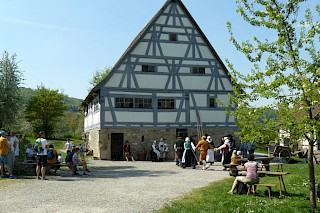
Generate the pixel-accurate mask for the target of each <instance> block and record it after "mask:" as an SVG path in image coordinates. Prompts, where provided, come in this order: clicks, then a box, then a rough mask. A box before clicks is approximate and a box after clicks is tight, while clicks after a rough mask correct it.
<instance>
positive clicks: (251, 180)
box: [228, 154, 259, 194]
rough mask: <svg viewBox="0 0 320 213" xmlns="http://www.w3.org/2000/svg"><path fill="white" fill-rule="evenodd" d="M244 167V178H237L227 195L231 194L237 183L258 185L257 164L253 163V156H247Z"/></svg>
mask: <svg viewBox="0 0 320 213" xmlns="http://www.w3.org/2000/svg"><path fill="white" fill-rule="evenodd" d="M244 167H245V168H246V170H247V175H246V176H237V177H236V179H235V180H234V182H233V185H232V188H231V190H230V191H229V192H228V193H229V194H233V193H234V190H235V189H236V188H237V186H238V184H239V182H242V183H244V184H249V185H253V184H257V183H259V177H258V163H257V162H256V161H254V154H249V156H248V162H247V163H245V164H244Z"/></svg>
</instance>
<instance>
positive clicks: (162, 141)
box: [158, 138, 164, 160]
mask: <svg viewBox="0 0 320 213" xmlns="http://www.w3.org/2000/svg"><path fill="white" fill-rule="evenodd" d="M158 148H159V152H160V160H163V153H164V139H163V138H160V141H159V143H158Z"/></svg>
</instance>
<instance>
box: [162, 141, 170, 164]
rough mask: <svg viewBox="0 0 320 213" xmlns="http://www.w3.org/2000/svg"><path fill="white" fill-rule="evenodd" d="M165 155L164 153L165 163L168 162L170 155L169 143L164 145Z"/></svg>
mask: <svg viewBox="0 0 320 213" xmlns="http://www.w3.org/2000/svg"><path fill="white" fill-rule="evenodd" d="M163 149H164V150H163V153H162V158H163V160H164V161H166V160H167V155H168V154H169V146H168V144H167V143H164V144H163Z"/></svg>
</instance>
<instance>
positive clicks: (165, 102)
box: [158, 99, 174, 109]
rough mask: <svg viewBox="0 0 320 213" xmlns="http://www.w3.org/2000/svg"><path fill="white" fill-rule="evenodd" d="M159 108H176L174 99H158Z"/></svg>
mask: <svg viewBox="0 0 320 213" xmlns="http://www.w3.org/2000/svg"><path fill="white" fill-rule="evenodd" d="M158 109H174V99H158Z"/></svg>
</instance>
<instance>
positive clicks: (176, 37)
mask: <svg viewBox="0 0 320 213" xmlns="http://www.w3.org/2000/svg"><path fill="white" fill-rule="evenodd" d="M169 40H170V41H178V36H177V34H175V33H172V34H169Z"/></svg>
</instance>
